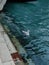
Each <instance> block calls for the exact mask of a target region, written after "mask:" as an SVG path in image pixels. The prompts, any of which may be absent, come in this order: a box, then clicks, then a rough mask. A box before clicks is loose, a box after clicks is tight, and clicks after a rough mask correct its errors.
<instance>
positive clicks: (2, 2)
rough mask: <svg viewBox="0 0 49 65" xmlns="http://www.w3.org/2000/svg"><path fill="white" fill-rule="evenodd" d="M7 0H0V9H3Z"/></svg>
mask: <svg viewBox="0 0 49 65" xmlns="http://www.w3.org/2000/svg"><path fill="white" fill-rule="evenodd" d="M6 1H7V0H0V11H1V10H2V9H3V7H4V5H5V3H6Z"/></svg>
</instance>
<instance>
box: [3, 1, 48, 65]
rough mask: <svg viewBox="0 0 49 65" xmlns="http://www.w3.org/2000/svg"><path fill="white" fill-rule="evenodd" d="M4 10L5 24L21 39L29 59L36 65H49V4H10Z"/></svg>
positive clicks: (42, 2)
mask: <svg viewBox="0 0 49 65" xmlns="http://www.w3.org/2000/svg"><path fill="white" fill-rule="evenodd" d="M4 10H6V11H5V13H4V17H3V18H4V22H3V23H4V24H6V25H7V26H8V28H9V29H10V32H11V33H12V34H13V35H15V36H16V37H17V38H18V39H19V41H20V42H21V44H22V45H23V47H24V48H25V49H26V51H27V54H28V57H29V58H31V59H32V61H34V63H35V65H49V2H48V1H46V2H44V0H43V1H41V2H40V1H39V2H36V3H23V4H22V3H9V4H8V5H6V7H5V9H4ZM26 32H27V33H28V35H27V33H26Z"/></svg>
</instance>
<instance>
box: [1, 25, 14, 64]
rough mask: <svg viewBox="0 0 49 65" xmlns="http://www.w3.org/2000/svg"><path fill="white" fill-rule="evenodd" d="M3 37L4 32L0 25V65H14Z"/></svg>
mask: <svg viewBox="0 0 49 65" xmlns="http://www.w3.org/2000/svg"><path fill="white" fill-rule="evenodd" d="M5 34H6V33H5ZM3 35H4V30H3V28H2V26H1V25H0V65H15V63H14V61H13V59H12V57H11V55H10V52H9V49H8V47H7V45H6V42H5V37H4V36H3Z"/></svg>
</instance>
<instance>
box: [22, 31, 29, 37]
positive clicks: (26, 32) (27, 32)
mask: <svg viewBox="0 0 49 65" xmlns="http://www.w3.org/2000/svg"><path fill="white" fill-rule="evenodd" d="M22 32H23V33H24V34H25V35H27V36H29V35H30V34H29V32H30V31H29V30H27V31H22Z"/></svg>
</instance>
